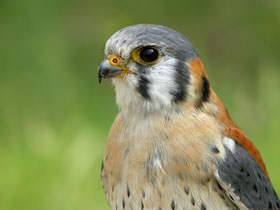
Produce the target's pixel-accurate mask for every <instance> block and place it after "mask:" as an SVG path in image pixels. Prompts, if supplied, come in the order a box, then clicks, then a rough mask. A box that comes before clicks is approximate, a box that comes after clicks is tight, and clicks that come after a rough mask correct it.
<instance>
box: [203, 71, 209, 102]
mask: <svg viewBox="0 0 280 210" xmlns="http://www.w3.org/2000/svg"><path fill="white" fill-rule="evenodd" d="M201 79H202V89H201V93H202V95H201V103H204V102H206V101H208V99H209V95H210V85H209V81H208V79H207V78H206V77H205V76H203V77H202V78H201Z"/></svg>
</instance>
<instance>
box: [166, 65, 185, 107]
mask: <svg viewBox="0 0 280 210" xmlns="http://www.w3.org/2000/svg"><path fill="white" fill-rule="evenodd" d="M189 79H190V75H189V69H188V66H187V65H186V64H185V63H184V62H179V63H178V64H177V66H176V73H175V78H174V80H175V82H176V85H177V89H176V90H175V91H174V90H173V91H171V92H170V94H171V95H173V101H174V102H175V103H177V102H180V101H185V99H186V95H187V85H188V83H189Z"/></svg>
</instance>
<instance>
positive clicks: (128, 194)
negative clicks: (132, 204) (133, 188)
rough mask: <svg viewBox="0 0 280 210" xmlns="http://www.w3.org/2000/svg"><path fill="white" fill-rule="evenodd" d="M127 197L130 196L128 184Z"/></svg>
mask: <svg viewBox="0 0 280 210" xmlns="http://www.w3.org/2000/svg"><path fill="white" fill-rule="evenodd" d="M127 197H130V189H129V186H128V185H127Z"/></svg>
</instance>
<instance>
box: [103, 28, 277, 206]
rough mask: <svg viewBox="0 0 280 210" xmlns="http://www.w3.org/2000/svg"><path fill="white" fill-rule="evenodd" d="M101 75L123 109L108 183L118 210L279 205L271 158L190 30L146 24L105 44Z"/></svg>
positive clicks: (113, 137) (113, 134) (109, 148)
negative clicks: (220, 90)
mask: <svg viewBox="0 0 280 210" xmlns="http://www.w3.org/2000/svg"><path fill="white" fill-rule="evenodd" d="M104 54H105V56H104V60H103V61H102V62H101V64H100V66H99V70H98V79H99V83H101V81H102V79H105V78H111V80H112V83H113V86H114V88H115V92H116V103H117V106H118V108H119V112H118V114H117V116H116V118H115V120H114V122H113V124H112V127H111V129H110V132H109V135H108V140H107V143H106V146H105V151H104V156H103V161H102V167H101V177H102V184H103V188H104V191H105V194H106V198H107V201H108V203H109V206H110V209H115V210H119V209H134V210H135V209H141V210H143V209H156V210H164V209H172V210H175V209H176V210H179V209H201V210H206V209H207V210H212V209H213V210H219V209H221V210H224V209H280V202H279V198H278V196H277V194H276V192H275V190H274V188H273V186H272V184H271V181H270V178H269V175H268V173H267V170H266V167H265V164H264V162H263V159H262V157H261V155H260V153H259V151H258V150H257V148H256V147H255V146H254V144H253V143H252V141H250V139H249V138H248V137H247V136H246V135H245V134H244V133H243V132H242V131H241V130H240V128H238V126H237V125H236V124H235V123H234V122H233V121H232V119H231V117H230V115H229V113H228V111H227V109H226V108H225V106H224V105H223V103H222V102H221V100H220V99H219V97H218V96H217V95H216V93H215V92H214V90H213V89H212V87H211V85H210V82H209V79H208V76H207V73H206V70H205V68H204V65H203V63H202V60H201V58H200V56H199V54H198V53H197V51H196V50H195V48H194V47H193V45H192V44H191V42H190V41H189V40H188V39H187V38H186V37H185V36H183V35H182V34H181V33H179V32H177V31H175V30H173V29H171V28H169V27H167V26H162V25H154V24H137V25H132V26H128V27H125V28H123V29H120V30H119V31H117V32H116V33H114V34H113V35H112V36H111V37H110V38H109V39H108V40H107V42H106V44H105V50H104Z"/></svg>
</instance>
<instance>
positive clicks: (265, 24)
mask: <svg viewBox="0 0 280 210" xmlns="http://www.w3.org/2000/svg"><path fill="white" fill-rule="evenodd" d="M279 11H280V1H243V0H237V1H231V2H229V1H202V0H198V1H186V0H181V1H161V0H155V1H148V0H142V1H132V0H124V1H111V0H108V1H100V0H98V1H97V0H96V1H90V0H80V1H72V0H70V1H66V0H60V1H57V0H48V1H47V0H45V1H44V0H25V1H20V0H9V1H1V2H0V174H1V176H0V177H1V178H0V209H1V210H19V209H21V210H50V209H52V210H72V209H73V210H76V209H108V205H107V203H106V199H105V196H104V193H103V190H102V185H101V182H100V166H101V160H102V155H103V150H104V146H105V143H106V138H107V135H108V131H109V129H110V126H111V123H112V121H113V119H114V117H115V115H116V113H117V107H116V105H115V97H114V91H113V88H112V86H111V84H110V81H104V83H103V84H102V85H98V82H97V67H98V65H99V63H100V62H101V60H102V59H103V46H104V43H105V41H106V40H107V39H108V38H109V36H110V35H111V34H112V33H114V32H115V31H116V30H118V29H120V28H122V27H125V26H128V25H132V24H136V23H156V24H162V25H167V26H169V27H171V28H174V29H175V30H178V31H180V32H181V33H183V34H184V35H186V36H187V37H188V39H189V40H190V41H191V42H192V43H193V44H194V46H195V47H196V49H197V51H198V52H199V53H200V55H201V58H202V60H203V61H204V64H205V66H206V69H207V70H208V74H209V77H210V81H211V84H212V86H213V88H214V89H215V91H216V92H217V94H218V95H219V96H220V97H221V99H222V100H223V102H224V103H225V105H226V107H227V108H228V109H229V112H230V113H231V116H232V117H233V119H234V121H235V122H236V123H237V124H238V125H239V126H240V127H241V128H242V130H243V131H245V133H246V134H247V135H248V136H249V137H250V138H251V139H252V140H253V141H254V143H255V144H256V145H257V147H258V148H259V150H260V152H261V153H262V156H263V157H264V160H265V163H266V165H267V168H268V171H269V173H270V176H271V180H272V183H273V185H274V187H275V188H276V191H277V192H278V194H280V179H279V173H280V167H279V160H280V153H279V148H280V138H279V136H280V134H279V131H280V109H279V107H280V94H279V92H280V59H279V58H280V12H279Z"/></svg>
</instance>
